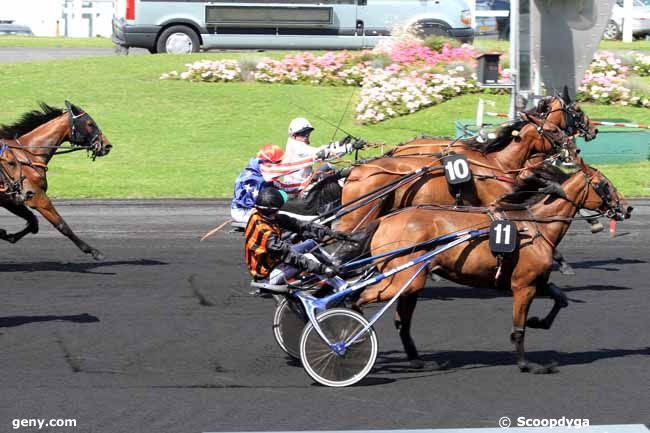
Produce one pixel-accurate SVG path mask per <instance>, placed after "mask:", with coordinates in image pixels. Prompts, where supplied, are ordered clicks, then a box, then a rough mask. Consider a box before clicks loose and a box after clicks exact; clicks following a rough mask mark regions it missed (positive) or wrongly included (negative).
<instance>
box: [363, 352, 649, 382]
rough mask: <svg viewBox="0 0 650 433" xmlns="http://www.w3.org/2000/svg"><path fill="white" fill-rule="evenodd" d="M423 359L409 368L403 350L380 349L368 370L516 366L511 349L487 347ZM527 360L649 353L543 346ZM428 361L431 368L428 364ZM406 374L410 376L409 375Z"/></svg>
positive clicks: (565, 361) (580, 360)
mask: <svg viewBox="0 0 650 433" xmlns="http://www.w3.org/2000/svg"><path fill="white" fill-rule="evenodd" d="M420 355H421V357H422V359H423V360H424V361H425V367H424V368H421V369H416V368H413V367H412V366H411V365H410V364H409V362H408V361H407V360H406V359H405V357H404V352H402V351H398V350H393V351H387V352H380V353H379V355H378V356H377V363H376V364H375V368H374V369H373V370H372V374H394V373H402V374H404V373H432V372H435V373H438V374H440V373H451V372H454V371H458V370H473V369H476V368H487V367H501V366H506V367H513V370H514V369H515V367H516V364H515V355H514V353H513V352H511V351H487V350H466V351H464V350H456V351H446V352H429V353H422V352H421V353H420ZM529 355H530V356H529V359H530V361H533V362H536V363H539V364H545V363H546V364H547V363H549V362H552V361H557V364H558V366H559V367H563V366H568V365H584V364H591V363H593V362H596V361H601V360H604V359H612V358H623V357H626V356H634V355H644V356H650V347H644V348H641V349H600V350H591V351H586V352H573V353H568V352H557V351H555V350H543V351H537V352H529ZM444 362H448V363H449V365H448V366H447V368H446V370H440V369H439V367H438V364H440V363H444ZM428 365H432V366H433V368H428ZM409 378H410V377H409Z"/></svg>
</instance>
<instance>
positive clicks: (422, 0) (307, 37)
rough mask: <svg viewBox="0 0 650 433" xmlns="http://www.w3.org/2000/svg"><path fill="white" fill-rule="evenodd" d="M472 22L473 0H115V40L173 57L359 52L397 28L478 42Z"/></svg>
mask: <svg viewBox="0 0 650 433" xmlns="http://www.w3.org/2000/svg"><path fill="white" fill-rule="evenodd" d="M471 22H472V17H471V12H470V9H469V7H468V5H467V3H466V2H465V0H271V1H264V0H239V1H234V0H212V1H203V0H115V12H114V16H113V42H115V43H116V44H118V45H119V46H121V47H126V48H128V47H142V48H147V49H149V51H151V52H152V53H173V54H184V53H191V52H197V51H198V50H199V49H200V48H204V49H211V48H243V49H245V48H250V49H275V48H280V49H285V48H290V49H339V48H348V49H354V48H364V47H373V46H375V45H376V44H377V43H378V42H379V40H380V39H381V37H382V36H388V35H390V34H391V31H392V30H393V29H394V28H397V27H399V28H403V29H404V28H406V29H413V30H414V31H415V32H416V33H417V34H419V35H421V36H428V35H434V34H435V35H445V36H449V37H453V38H457V39H459V40H461V41H463V42H470V41H471V40H472V39H473V37H474V31H473V30H472V28H471V27H470V26H471Z"/></svg>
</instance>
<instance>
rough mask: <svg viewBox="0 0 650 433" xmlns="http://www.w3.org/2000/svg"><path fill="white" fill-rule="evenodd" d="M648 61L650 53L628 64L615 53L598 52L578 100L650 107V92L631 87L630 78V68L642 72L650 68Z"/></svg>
mask: <svg viewBox="0 0 650 433" xmlns="http://www.w3.org/2000/svg"><path fill="white" fill-rule="evenodd" d="M649 60H650V57H648V56H643V55H637V56H635V57H634V61H633V63H632V65H631V67H628V66H626V65H624V64H623V61H622V60H621V59H619V58H617V57H615V56H614V54H612V53H609V52H598V53H596V55H595V56H594V60H593V62H592V63H591V65H589V68H588V69H587V72H586V73H585V77H584V79H583V80H582V83H581V85H580V87H579V88H578V93H577V99H578V100H579V101H587V102H594V103H597V104H605V105H610V104H618V105H633V106H641V107H650V99H649V98H648V97H647V95H645V94H643V93H642V92H640V91H638V90H633V89H631V88H630V85H629V81H628V78H629V72H630V70H632V71H634V72H635V73H637V74H638V75H643V73H641V72H640V71H643V70H647V69H650V62H647V61H649ZM646 68H647V69H646Z"/></svg>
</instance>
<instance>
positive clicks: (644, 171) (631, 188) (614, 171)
mask: <svg viewBox="0 0 650 433" xmlns="http://www.w3.org/2000/svg"><path fill="white" fill-rule="evenodd" d="M597 167H598V168H599V169H600V170H602V172H603V173H605V174H606V175H607V176H608V177H609V179H610V180H611V181H612V182H613V183H614V185H616V188H617V189H618V190H619V191H621V192H622V193H623V194H625V196H626V197H628V198H629V197H648V196H650V161H643V162H637V163H633V164H603V165H598V166H597Z"/></svg>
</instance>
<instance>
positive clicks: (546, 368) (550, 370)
mask: <svg viewBox="0 0 650 433" xmlns="http://www.w3.org/2000/svg"><path fill="white" fill-rule="evenodd" d="M533 373H534V374H555V373H558V369H557V362H551V363H549V364H548V365H542V366H541V367H539V368H536V369H535V370H534V371H533Z"/></svg>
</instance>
